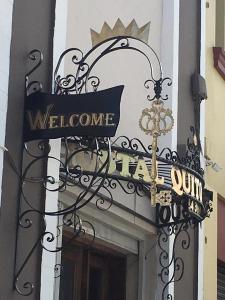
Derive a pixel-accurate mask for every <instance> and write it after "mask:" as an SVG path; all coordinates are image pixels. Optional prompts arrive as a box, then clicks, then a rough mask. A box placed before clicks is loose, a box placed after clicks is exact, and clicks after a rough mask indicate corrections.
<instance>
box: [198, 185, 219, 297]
mask: <svg viewBox="0 0 225 300" xmlns="http://www.w3.org/2000/svg"><path fill="white" fill-rule="evenodd" d="M207 188H208V189H209V190H211V191H213V213H212V214H211V216H210V218H206V219H205V221H204V222H203V225H202V226H204V232H205V234H204V274H203V280H204V281H203V299H204V300H216V299H217V226H216V224H217V193H216V191H215V190H214V189H212V187H210V186H207Z"/></svg>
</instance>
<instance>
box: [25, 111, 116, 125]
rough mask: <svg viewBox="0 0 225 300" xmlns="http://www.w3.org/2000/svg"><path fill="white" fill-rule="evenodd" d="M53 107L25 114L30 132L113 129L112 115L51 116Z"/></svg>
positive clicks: (113, 115)
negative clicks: (79, 128) (89, 128)
mask: <svg viewBox="0 0 225 300" xmlns="http://www.w3.org/2000/svg"><path fill="white" fill-rule="evenodd" d="M52 109H53V105H48V106H47V109H46V112H45V113H43V112H41V111H40V110H38V111H37V112H32V111H31V110H28V111H27V112H26V118H27V120H28V124H29V126H30V129H31V130H40V129H54V128H65V127H87V126H101V127H102V126H103V127H115V126H116V124H115V123H114V121H113V120H114V117H115V114H114V113H109V112H107V113H89V112H82V113H80V114H79V113H76V114H74V113H70V114H67V115H51V114H50V113H51V110H52Z"/></svg>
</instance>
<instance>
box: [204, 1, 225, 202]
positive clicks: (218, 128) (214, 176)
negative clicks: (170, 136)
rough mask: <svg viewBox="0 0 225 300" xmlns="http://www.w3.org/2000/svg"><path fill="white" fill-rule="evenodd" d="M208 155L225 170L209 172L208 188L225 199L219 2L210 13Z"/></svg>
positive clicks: (224, 113) (224, 112) (224, 108)
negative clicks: (217, 56) (217, 60)
mask: <svg viewBox="0 0 225 300" xmlns="http://www.w3.org/2000/svg"><path fill="white" fill-rule="evenodd" d="M206 18H207V22H206V27H207V28H206V62H207V64H206V83H207V92H208V99H207V101H206V154H207V156H209V157H210V159H211V160H212V161H213V162H214V163H217V164H218V165H219V166H220V167H221V168H222V169H221V170H220V171H219V172H215V171H214V170H213V169H212V168H211V167H207V168H206V179H207V184H208V185H210V186H211V187H213V188H214V189H215V190H216V191H217V192H218V193H219V194H220V195H221V196H223V197H225V155H224V151H225V81H224V80H223V79H222V77H221V76H220V75H219V73H218V72H217V70H216V69H215V68H214V65H213V49H212V47H214V46H215V0H211V1H210V6H209V8H208V9H207V10H206Z"/></svg>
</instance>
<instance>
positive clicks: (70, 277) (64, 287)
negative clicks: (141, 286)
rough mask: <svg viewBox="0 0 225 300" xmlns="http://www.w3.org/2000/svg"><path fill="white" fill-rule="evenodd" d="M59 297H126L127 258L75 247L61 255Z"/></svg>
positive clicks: (117, 299) (107, 299)
mask: <svg viewBox="0 0 225 300" xmlns="http://www.w3.org/2000/svg"><path fill="white" fill-rule="evenodd" d="M62 264H63V273H62V277H61V283H60V300H125V299H126V288H125V287H126V258H125V257H122V256H117V255H112V254H111V253H107V252H105V251H99V250H96V249H91V250H90V249H88V250H87V249H85V247H83V248H82V247H80V246H79V247H78V246H76V245H74V247H73V248H72V249H70V250H66V251H64V253H63V257H62Z"/></svg>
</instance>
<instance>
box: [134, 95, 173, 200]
mask: <svg viewBox="0 0 225 300" xmlns="http://www.w3.org/2000/svg"><path fill="white" fill-rule="evenodd" d="M173 125H174V118H173V116H172V110H170V109H169V108H165V107H164V102H163V101H162V100H161V99H156V100H154V101H153V102H152V105H151V107H150V108H145V109H144V110H143V111H142V115H141V118H140V120H139V126H140V128H141V130H143V131H144V132H145V133H146V134H150V135H151V136H152V145H151V147H152V166H151V172H150V178H151V187H150V193H151V204H152V206H155V205H156V203H159V204H161V205H168V204H170V202H171V200H172V196H171V191H169V190H166V191H160V192H159V193H157V178H158V171H157V156H156V151H157V147H158V137H159V136H161V135H165V134H167V133H168V132H170V131H171V130H172V128H173Z"/></svg>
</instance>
